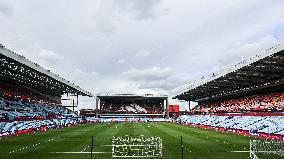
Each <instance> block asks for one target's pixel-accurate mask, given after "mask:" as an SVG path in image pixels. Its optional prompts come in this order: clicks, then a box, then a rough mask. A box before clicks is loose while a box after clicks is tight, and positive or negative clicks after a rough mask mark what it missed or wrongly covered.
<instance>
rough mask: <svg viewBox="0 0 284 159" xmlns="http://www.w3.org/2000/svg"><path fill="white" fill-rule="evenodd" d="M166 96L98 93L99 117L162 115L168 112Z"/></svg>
mask: <svg viewBox="0 0 284 159" xmlns="http://www.w3.org/2000/svg"><path fill="white" fill-rule="evenodd" d="M167 100H168V97H167V96H154V95H133V94H127V95H126V94H117V95H98V96H97V103H98V104H97V108H99V109H100V110H99V112H100V116H101V117H117V116H120V117H131V116H133V117H143V116H148V117H149V116H152V117H154V116H157V117H158V116H160V117H161V116H164V115H165V114H166V113H168V101H167Z"/></svg>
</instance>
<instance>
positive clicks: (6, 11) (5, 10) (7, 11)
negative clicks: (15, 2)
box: [0, 0, 13, 16]
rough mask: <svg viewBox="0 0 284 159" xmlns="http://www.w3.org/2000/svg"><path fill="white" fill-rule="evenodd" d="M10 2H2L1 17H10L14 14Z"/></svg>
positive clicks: (0, 6)
mask: <svg viewBox="0 0 284 159" xmlns="http://www.w3.org/2000/svg"><path fill="white" fill-rule="evenodd" d="M8 2H9V1H3V0H1V1H0V15H1V14H3V15H5V16H10V15H12V14H13V8H12V6H11V4H10V3H8Z"/></svg>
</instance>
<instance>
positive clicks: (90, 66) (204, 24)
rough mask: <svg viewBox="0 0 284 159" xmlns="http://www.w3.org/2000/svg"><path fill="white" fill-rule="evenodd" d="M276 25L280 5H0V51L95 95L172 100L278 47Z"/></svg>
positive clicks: (120, 1)
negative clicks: (195, 84)
mask: <svg viewBox="0 0 284 159" xmlns="http://www.w3.org/2000/svg"><path fill="white" fill-rule="evenodd" d="M283 17H284V1H283V0H249V1H248V0H234V1H228V0H196V1H189V0H83V1H78V0H45V1H44V0H0V22H1V23H0V43H2V44H4V45H5V46H6V47H7V48H9V49H11V50H14V51H15V52H16V53H18V54H21V55H24V56H25V57H27V58H28V59H30V60H32V61H34V62H36V63H38V64H40V65H41V66H43V67H45V68H47V69H50V70H51V71H52V72H54V73H56V74H59V75H60V76H62V77H64V78H66V79H67V80H70V81H72V82H74V83H75V84H77V85H79V86H81V87H82V88H84V89H86V90H88V91H90V92H93V93H94V94H96V93H138V94H140V93H156V94H169V95H170V96H173V95H176V92H177V90H178V89H179V87H181V86H182V85H184V84H187V83H189V82H190V81H192V80H195V79H200V77H202V76H203V75H205V76H206V75H209V74H212V72H215V71H219V70H222V69H225V68H227V67H229V66H230V65H232V64H234V63H237V62H239V61H241V59H242V58H244V59H246V58H249V57H251V56H254V55H255V54H257V53H259V52H261V51H263V50H265V49H266V48H269V47H271V46H273V45H275V44H278V43H281V42H283V41H284V18H283ZM90 103H91V104H90ZM91 105H93V103H92V102H90V99H86V98H82V102H81V107H89V106H91Z"/></svg>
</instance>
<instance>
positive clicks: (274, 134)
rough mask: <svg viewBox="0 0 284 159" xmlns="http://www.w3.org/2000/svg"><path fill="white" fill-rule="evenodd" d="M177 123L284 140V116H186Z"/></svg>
mask: <svg viewBox="0 0 284 159" xmlns="http://www.w3.org/2000/svg"><path fill="white" fill-rule="evenodd" d="M177 121H178V122H180V123H183V124H187V125H193V126H201V127H204V128H214V129H217V130H221V131H231V132H235V133H239V134H248V135H255V136H259V137H265V138H271V139H279V140H284V125H283V122H284V116H214V115H184V116H181V117H179V118H178V119H177Z"/></svg>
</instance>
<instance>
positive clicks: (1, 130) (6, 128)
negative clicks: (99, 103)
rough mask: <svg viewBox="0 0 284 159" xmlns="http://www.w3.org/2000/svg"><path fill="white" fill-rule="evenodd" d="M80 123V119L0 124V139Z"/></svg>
mask: <svg viewBox="0 0 284 159" xmlns="http://www.w3.org/2000/svg"><path fill="white" fill-rule="evenodd" d="M82 122H83V121H82V119H81V118H70V119H49V120H31V121H13V122H0V137H1V136H7V135H18V134H22V133H28V132H34V131H45V130H47V129H50V128H59V127H65V126H72V125H77V124H80V123H82Z"/></svg>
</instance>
